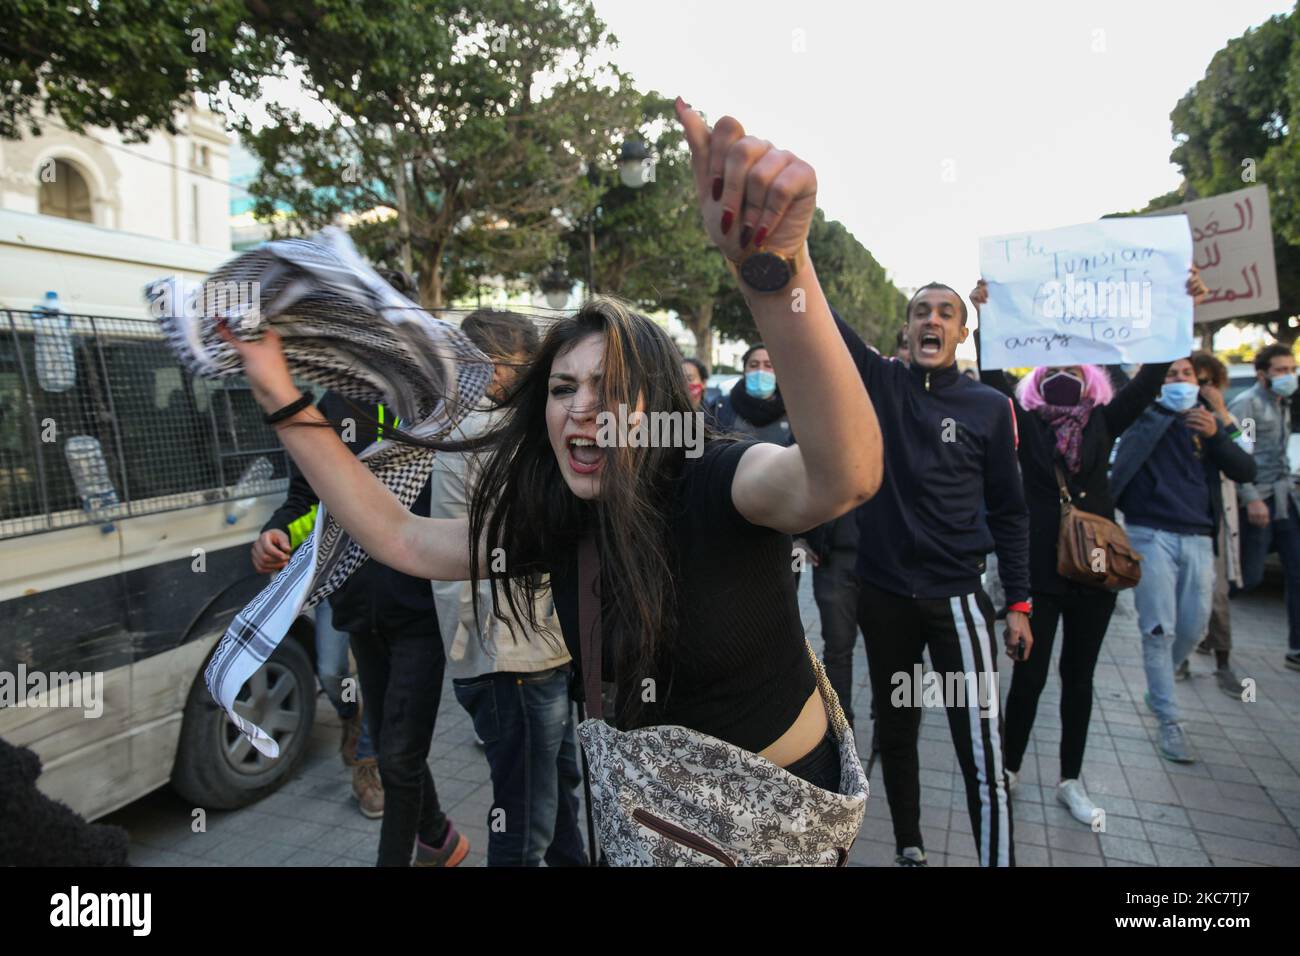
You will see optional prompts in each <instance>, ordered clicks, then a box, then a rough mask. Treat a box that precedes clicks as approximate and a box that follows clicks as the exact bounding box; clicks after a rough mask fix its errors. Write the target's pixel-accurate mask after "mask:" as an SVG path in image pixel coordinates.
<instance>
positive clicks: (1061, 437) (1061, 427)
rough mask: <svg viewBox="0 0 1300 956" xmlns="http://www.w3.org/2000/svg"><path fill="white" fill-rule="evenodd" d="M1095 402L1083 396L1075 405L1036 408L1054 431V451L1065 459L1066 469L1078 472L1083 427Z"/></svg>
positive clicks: (1070, 471)
mask: <svg viewBox="0 0 1300 956" xmlns="http://www.w3.org/2000/svg"><path fill="white" fill-rule="evenodd" d="M1095 404H1096V402H1094V401H1093V400H1092V399H1091V398H1088V397H1087V396H1084V397H1083V398H1081V399H1079V404H1077V405H1047V404H1044V405H1041V406H1039V408H1038V409H1037V411H1038V414H1039V415H1040V416H1041V417H1042V419H1043V421H1045V422H1047V424H1049V425H1051V426H1052V429H1053V430H1054V431H1055V432H1056V453H1057V454H1058V455H1060V456H1061V458H1062V459H1064V460H1065V467H1066V470H1067V471H1069V473H1070V474H1072V475H1077V474H1078V473H1079V455H1080V452H1081V450H1082V448H1083V429H1084V426H1086V425H1087V424H1088V419H1089V418H1090V417H1091V415H1092V409H1093V406H1094V405H1095Z"/></svg>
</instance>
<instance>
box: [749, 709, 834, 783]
mask: <svg viewBox="0 0 1300 956" xmlns="http://www.w3.org/2000/svg"><path fill="white" fill-rule="evenodd" d="M829 726H830V725H829V724H828V723H827V722H826V705H825V704H824V703H823V702H822V695H821V693H820V692H818V691H813V694H812V696H811V697H809V698H808V700H807V701H806V702H805V703H804V705H803V710H801V711H799V716H798V718H796V719H795V722H794V723H793V724H791V725H790V729H789V730H787V731H786V732H785V733H783V734H782V735H781V736H780V737H778V738H776V741H775V743H772V744H769V745H768V746H767V747H764V748H763V749H762V750H760V751H759V752H758V755H759V756H760V757H764V758H766V759H768V760H770V761H772V763H774V764H776V765H777V766H778V767H788V766H790V764H792V763H794V762H795V761H796V760H798V759H799V758H800V757H803V756H805V755H806V754H807V753H808V752H809V751H810V750H812V749H813V748H814V747H816V746H817V745H818V744H819V743H821V742H822V738H823V737H825V736H826V729H827V727H829Z"/></svg>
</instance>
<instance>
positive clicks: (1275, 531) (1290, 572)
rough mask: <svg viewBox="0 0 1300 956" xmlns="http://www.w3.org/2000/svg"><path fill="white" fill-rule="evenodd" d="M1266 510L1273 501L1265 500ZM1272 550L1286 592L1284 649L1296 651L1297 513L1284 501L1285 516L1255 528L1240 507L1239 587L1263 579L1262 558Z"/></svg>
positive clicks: (1299, 605) (1299, 591)
mask: <svg viewBox="0 0 1300 956" xmlns="http://www.w3.org/2000/svg"><path fill="white" fill-rule="evenodd" d="M1267 504H1268V506H1269V509H1270V513H1271V509H1272V507H1273V502H1272V501H1269V502H1267ZM1270 550H1276V551H1277V556H1278V557H1279V558H1280V559H1281V561H1282V581H1283V588H1284V589H1285V593H1286V620H1287V650H1288V651H1290V652H1291V653H1293V654H1300V516H1297V515H1296V510H1295V505H1294V504H1291V503H1288V505H1287V513H1286V518H1285V519H1283V520H1281V521H1272V522H1270V523H1269V526H1268V527H1267V528H1256V527H1255V526H1254V525H1253V524H1251V523H1250V521H1249V520H1248V519H1247V518H1246V509H1245V508H1242V509H1241V577H1242V590H1243V591H1250V590H1252V589H1253V588H1256V587H1258V586H1259V582H1260V581H1262V580H1264V559H1265V558H1266V557H1268V552H1269V551H1270Z"/></svg>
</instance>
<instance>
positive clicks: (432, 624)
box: [351, 611, 447, 866]
mask: <svg viewBox="0 0 1300 956" xmlns="http://www.w3.org/2000/svg"><path fill="white" fill-rule="evenodd" d="M371 618H372V620H373V626H372V627H371V628H370V629H368V630H365V631H353V632H352V634H351V637H352V653H353V654H354V655H355V656H356V659H357V670H358V671H359V672H360V677H361V692H362V694H363V695H364V697H365V701H366V722H367V723H368V724H369V725H370V733H371V735H372V737H373V739H374V742H375V747H376V750H377V751H378V757H379V781H380V783H382V784H383V787H384V822H383V824H382V825H381V827H380V830H379V859H378V865H379V866H409V865H410V863H411V857H412V855H413V854H414V853H415V838H416V836H417V835H418V836H419V838H420V839H421V840H423V841H424V842H425V843H427V844H429V845H431V846H434V845H437V844H439V843H441V841H442V839H443V838H444V837H445V835H446V831H447V817H446V814H444V813H443V812H442V807H441V806H439V804H438V791H437V790H435V789H434V786H433V774H431V773H430V772H429V745H430V744H431V743H432V742H433V725H434V721H435V720H436V719H437V716H438V702H439V700H440V699H441V698H442V674H443V669H444V668H445V667H446V663H447V658H446V656H445V653H444V652H443V647H442V640H441V638H440V637H439V634H438V619H437V617H436V616H435V615H434V614H433V612H431V611H430V612H424V613H418V612H417V613H413V614H408V615H406V616H402V617H394V616H388V615H385V616H380V615H378V614H373V613H372V615H371Z"/></svg>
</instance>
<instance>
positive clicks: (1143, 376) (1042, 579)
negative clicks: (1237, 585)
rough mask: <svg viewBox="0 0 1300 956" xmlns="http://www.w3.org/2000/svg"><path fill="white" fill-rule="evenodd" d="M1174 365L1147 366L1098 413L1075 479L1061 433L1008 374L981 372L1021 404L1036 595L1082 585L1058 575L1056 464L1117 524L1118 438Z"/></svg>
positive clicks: (1079, 498)
mask: <svg viewBox="0 0 1300 956" xmlns="http://www.w3.org/2000/svg"><path fill="white" fill-rule="evenodd" d="M1169 365H1170V363H1168V362H1162V363H1160V364H1156V365H1144V366H1142V370H1141V371H1140V372H1138V373H1137V375H1136V376H1134V377H1133V378H1132V379H1130V380H1128V383H1127V384H1126V385H1124V386H1123V387H1122V388H1119V389H1118V390H1117V391H1116V393H1115V396H1114V397H1113V398H1112V399H1111V400H1110V402H1108V403H1107V404H1105V405H1100V406H1097V407H1096V408H1094V409H1093V411H1092V415H1091V416H1090V417H1089V418H1088V424H1087V425H1085V426H1084V427H1083V441H1082V445H1081V447H1080V449H1079V452H1080V455H1079V473H1078V474H1077V475H1071V474H1069V472H1068V471H1066V468H1065V464H1064V463H1063V462H1062V461H1061V459H1060V458H1059V457H1058V456H1057V454H1056V430H1055V429H1053V428H1052V426H1051V425H1049V424H1048V423H1047V422H1045V421H1044V420H1043V419H1042V417H1041V416H1040V415H1038V414H1037V413H1035V412H1031V411H1027V410H1026V409H1025V408H1023V407H1021V405H1020V403H1019V402H1015V394H1014V391H1013V389H1012V387H1011V382H1010V381H1009V380H1008V379H1007V376H1006V375H1005V374H1004V373H1003V372H1001V371H999V370H992V371H981V372H980V381H981V382H984V383H985V384H986V385H990V386H992V387H993V388H996V389H997V390H998V391H1000V392H1002V393H1003V394H1005V395H1008V396H1011V398H1012V401H1013V402H1015V408H1016V424H1017V428H1018V430H1019V432H1020V447H1019V449H1018V453H1019V457H1020V474H1021V476H1022V477H1023V479H1024V483H1025V499H1026V501H1027V502H1028V504H1029V582H1030V587H1031V588H1032V589H1033V591H1034V592H1035V593H1044V594H1064V593H1065V592H1067V591H1073V590H1075V589H1076V588H1078V587H1086V586H1087V585H1075V584H1073V583H1072V582H1070V581H1067V580H1066V579H1065V578H1063V577H1061V576H1060V575H1059V574H1057V573H1056V539H1057V536H1058V535H1059V534H1060V529H1061V495H1060V492H1059V491H1058V489H1057V485H1056V472H1055V466H1056V465H1058V464H1059V465H1060V466H1061V473H1062V474H1063V475H1065V480H1066V487H1067V488H1068V489H1069V491H1070V497H1071V498H1072V499H1073V500H1074V504H1075V506H1076V507H1077V508H1079V509H1080V510H1082V511H1087V512H1090V513H1092V514H1095V515H1101V516H1102V517H1104V518H1109V519H1111V520H1112V521H1114V520H1115V502H1114V501H1113V500H1112V498H1111V495H1110V480H1109V477H1108V472H1109V470H1110V453H1111V449H1112V448H1113V447H1114V445H1115V440H1116V439H1117V438H1118V437H1119V436H1120V435H1121V434H1123V432H1124V430H1125V429H1126V428H1128V427H1129V425H1131V424H1133V422H1135V421H1136V420H1137V417H1138V416H1139V415H1141V414H1142V412H1143V411H1144V410H1145V409H1146V408H1147V407H1148V406H1150V404H1151V403H1152V402H1153V401H1154V400H1155V399H1156V397H1157V396H1158V395H1159V394H1160V386H1161V385H1162V384H1164V380H1165V372H1166V371H1168V369H1169Z"/></svg>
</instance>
